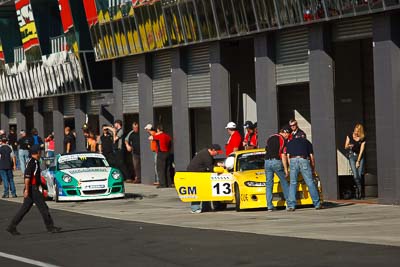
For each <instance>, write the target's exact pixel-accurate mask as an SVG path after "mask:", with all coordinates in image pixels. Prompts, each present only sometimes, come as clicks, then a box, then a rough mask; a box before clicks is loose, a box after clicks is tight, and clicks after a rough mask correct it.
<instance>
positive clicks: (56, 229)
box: [47, 226, 61, 234]
mask: <svg viewBox="0 0 400 267" xmlns="http://www.w3.org/2000/svg"><path fill="white" fill-rule="evenodd" d="M47 232H49V233H52V234H55V233H59V232H61V227H56V226H53V227H50V228H47Z"/></svg>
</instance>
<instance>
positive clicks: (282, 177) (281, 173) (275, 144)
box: [265, 127, 290, 211]
mask: <svg viewBox="0 0 400 267" xmlns="http://www.w3.org/2000/svg"><path fill="white" fill-rule="evenodd" d="M289 135H290V129H289V128H288V127H284V128H282V129H281V130H280V131H279V133H278V134H274V135H271V136H270V137H269V138H268V139H267V145H266V146H265V151H266V152H265V177H266V196H267V208H268V211H273V210H274V209H275V207H274V205H273V204H272V195H273V194H272V189H273V187H274V174H275V173H276V175H277V176H278V178H279V181H280V184H281V188H282V192H283V196H284V197H285V200H286V201H287V200H288V196H289V184H288V182H287V180H286V177H288V173H289V172H288V165H287V158H286V154H285V148H286V141H287V139H288V138H289Z"/></svg>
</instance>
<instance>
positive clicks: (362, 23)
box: [333, 17, 372, 42]
mask: <svg viewBox="0 0 400 267" xmlns="http://www.w3.org/2000/svg"><path fill="white" fill-rule="evenodd" d="M371 37H372V17H361V18H352V19H348V20H340V21H338V22H336V23H335V24H333V40H334V41H335V42H340V41H349V40H357V39H365V38H371Z"/></svg>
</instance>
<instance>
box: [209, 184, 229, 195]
mask: <svg viewBox="0 0 400 267" xmlns="http://www.w3.org/2000/svg"><path fill="white" fill-rule="evenodd" d="M211 186H212V195H213V196H231V195H232V184H231V183H229V182H212V184H211Z"/></svg>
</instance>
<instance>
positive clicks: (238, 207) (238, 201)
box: [235, 184, 242, 211]
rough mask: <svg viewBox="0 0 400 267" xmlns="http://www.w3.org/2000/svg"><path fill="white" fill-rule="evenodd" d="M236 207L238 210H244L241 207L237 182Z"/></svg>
mask: <svg viewBox="0 0 400 267" xmlns="http://www.w3.org/2000/svg"><path fill="white" fill-rule="evenodd" d="M235 208H236V211H242V209H241V208H240V190H239V185H238V184H235Z"/></svg>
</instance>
